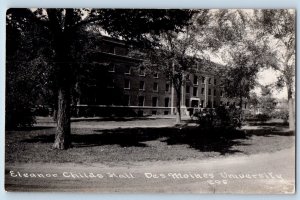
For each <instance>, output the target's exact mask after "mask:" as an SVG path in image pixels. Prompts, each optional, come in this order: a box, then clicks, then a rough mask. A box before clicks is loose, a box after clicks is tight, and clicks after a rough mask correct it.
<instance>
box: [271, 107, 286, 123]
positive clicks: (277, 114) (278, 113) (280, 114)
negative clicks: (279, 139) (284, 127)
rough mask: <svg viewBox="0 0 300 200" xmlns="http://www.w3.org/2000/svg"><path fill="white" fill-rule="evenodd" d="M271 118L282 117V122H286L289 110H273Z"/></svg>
mask: <svg viewBox="0 0 300 200" xmlns="http://www.w3.org/2000/svg"><path fill="white" fill-rule="evenodd" d="M272 118H275V119H283V121H284V122H287V121H288V119H289V111H288V110H280V111H275V112H273V113H272Z"/></svg>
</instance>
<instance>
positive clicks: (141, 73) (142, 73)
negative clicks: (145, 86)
mask: <svg viewBox="0 0 300 200" xmlns="http://www.w3.org/2000/svg"><path fill="white" fill-rule="evenodd" d="M108 72H111V73H113V72H116V65H115V64H112V65H109V67H108ZM131 73H132V68H131V67H130V66H126V67H125V72H124V74H126V75H130V74H131ZM139 76H146V72H145V69H144V68H140V69H139ZM153 77H154V78H158V73H153Z"/></svg>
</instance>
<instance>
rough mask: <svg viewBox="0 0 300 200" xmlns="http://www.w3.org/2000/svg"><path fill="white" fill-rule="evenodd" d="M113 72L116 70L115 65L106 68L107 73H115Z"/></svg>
mask: <svg viewBox="0 0 300 200" xmlns="http://www.w3.org/2000/svg"><path fill="white" fill-rule="evenodd" d="M115 70H116V66H115V64H112V65H109V66H108V72H115Z"/></svg>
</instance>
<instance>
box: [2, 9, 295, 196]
mask: <svg viewBox="0 0 300 200" xmlns="http://www.w3.org/2000/svg"><path fill="white" fill-rule="evenodd" d="M5 65H6V67H5V84H6V85H5V175H4V178H5V190H6V191H8V192H97V193H121V194H123V193H130V194H140V193H147V194H149V193H163V194H165V193H168V194H182V193H184V194H295V192H296V191H295V185H296V181H295V180H296V177H295V174H296V171H295V170H296V167H295V160H296V159H295V156H296V153H295V149H296V147H295V129H296V122H295V118H296V117H295V99H296V95H295V91H296V84H295V82H296V78H295V69H296V67H295V66H296V10H295V9H137V8H135V9H112V8H106V9H104V8H101V9H98V8H9V9H8V10H7V11H6V63H5Z"/></svg>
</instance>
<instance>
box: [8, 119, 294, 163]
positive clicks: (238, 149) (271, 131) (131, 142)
mask: <svg viewBox="0 0 300 200" xmlns="http://www.w3.org/2000/svg"><path fill="white" fill-rule="evenodd" d="M160 120H161V119H156V120H155V119H154V120H149V122H145V121H143V120H139V119H135V120H134V121H132V122H127V124H128V123H132V125H137V124H141V123H142V124H144V125H147V123H151V124H153V125H155V123H156V124H158V123H159V124H160V122H161V121H160ZM163 120H164V123H166V124H167V125H168V124H170V126H169V127H159V128H154V127H150V126H149V127H134V126H132V127H125V126H124V127H122V126H121V128H118V127H119V125H120V123H119V122H115V121H105V125H106V126H107V127H115V128H109V129H101V128H100V127H101V126H99V123H100V124H102V123H103V124H104V122H102V121H101V122H98V121H77V122H75V123H77V125H79V124H82V125H83V127H85V126H84V125H89V126H88V127H89V128H72V141H73V146H74V147H73V148H71V149H68V150H63V151H61V150H53V149H52V148H51V147H52V143H53V141H54V133H55V128H53V127H46V126H45V127H34V128H32V129H28V130H18V131H6V141H5V145H6V148H5V153H6V156H5V160H6V162H7V163H32V162H41V163H66V162H70V163H110V164H114V163H119V162H125V163H130V162H134V161H158V160H159V161H166V160H188V159H207V158H210V157H223V156H228V155H251V154H258V153H266V152H275V151H278V150H282V149H285V148H290V147H292V146H293V145H295V144H294V143H295V142H294V141H295V138H294V135H293V134H289V133H288V132H284V131H282V130H283V128H286V127H284V126H282V125H280V126H276V125H273V126H262V127H257V128H256V129H251V130H250V129H249V130H231V131H229V130H223V129H215V130H208V129H199V128H197V127H190V126H186V127H174V126H171V124H172V122H173V119H163ZM122 123H123V122H122ZM124 123H125V122H124ZM116 125H118V126H116ZM75 127H76V126H75ZM91 127H92V128H91Z"/></svg>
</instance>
